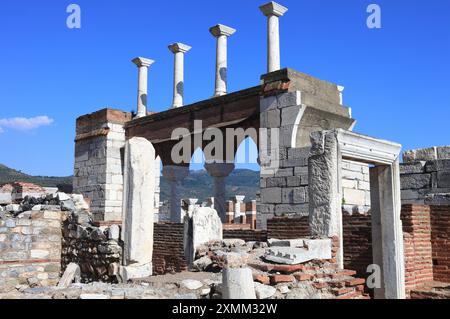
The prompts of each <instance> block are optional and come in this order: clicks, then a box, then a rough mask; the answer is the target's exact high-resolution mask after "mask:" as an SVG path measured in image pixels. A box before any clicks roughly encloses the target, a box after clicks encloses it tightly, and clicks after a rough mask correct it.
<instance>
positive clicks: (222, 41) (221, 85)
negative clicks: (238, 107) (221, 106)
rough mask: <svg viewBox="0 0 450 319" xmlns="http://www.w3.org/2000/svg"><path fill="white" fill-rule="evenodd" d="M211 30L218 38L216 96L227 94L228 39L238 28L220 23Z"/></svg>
mask: <svg viewBox="0 0 450 319" xmlns="http://www.w3.org/2000/svg"><path fill="white" fill-rule="evenodd" d="M209 32H211V34H212V35H213V36H215V37H216V38H217V48H216V86H215V90H214V96H221V95H225V94H227V69H228V62H227V55H228V53H227V40H228V37H229V36H231V35H233V34H234V33H235V32H236V30H235V29H233V28H230V27H227V26H226V25H223V24H218V25H216V26H214V27H212V28H210V29H209Z"/></svg>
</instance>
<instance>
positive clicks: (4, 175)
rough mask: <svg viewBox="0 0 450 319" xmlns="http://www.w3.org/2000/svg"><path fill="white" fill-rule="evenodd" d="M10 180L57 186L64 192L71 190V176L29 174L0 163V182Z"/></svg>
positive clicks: (3, 182) (8, 181)
mask: <svg viewBox="0 0 450 319" xmlns="http://www.w3.org/2000/svg"><path fill="white" fill-rule="evenodd" d="M10 182H29V183H34V184H37V185H41V186H43V187H58V188H59V189H60V190H62V191H65V192H71V189H72V177H71V176H67V177H52V176H31V175H28V174H25V173H22V172H21V171H17V170H15V169H12V168H9V167H7V166H5V165H3V164H0V184H5V183H10Z"/></svg>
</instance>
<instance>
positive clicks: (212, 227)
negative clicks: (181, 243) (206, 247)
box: [190, 207, 223, 251]
mask: <svg viewBox="0 0 450 319" xmlns="http://www.w3.org/2000/svg"><path fill="white" fill-rule="evenodd" d="M190 222H191V223H192V242H193V247H194V251H195V249H197V248H198V247H199V246H201V245H202V244H205V243H207V242H209V241H212V240H222V238H223V237H222V235H223V231H222V221H221V219H220V217H219V215H218V214H217V211H216V210H215V209H213V208H210V207H196V208H195V209H194V211H193V212H192V219H191V221H190Z"/></svg>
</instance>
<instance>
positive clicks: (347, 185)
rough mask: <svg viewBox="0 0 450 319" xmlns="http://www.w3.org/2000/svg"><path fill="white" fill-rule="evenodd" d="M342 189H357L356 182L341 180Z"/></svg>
mask: <svg viewBox="0 0 450 319" xmlns="http://www.w3.org/2000/svg"><path fill="white" fill-rule="evenodd" d="M342 187H343V188H351V189H357V188H358V181H356V180H349V179H343V180H342Z"/></svg>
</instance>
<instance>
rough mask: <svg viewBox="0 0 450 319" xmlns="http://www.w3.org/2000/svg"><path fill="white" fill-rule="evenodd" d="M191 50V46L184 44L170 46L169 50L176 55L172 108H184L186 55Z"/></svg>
mask: <svg viewBox="0 0 450 319" xmlns="http://www.w3.org/2000/svg"><path fill="white" fill-rule="evenodd" d="M190 49H191V47H190V46H188V45H186V44H183V43H174V44H171V45H169V50H170V51H171V52H172V53H173V54H174V69H173V102H172V108H177V107H180V106H183V96H184V54H185V53H186V52H188V51H189V50H190Z"/></svg>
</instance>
